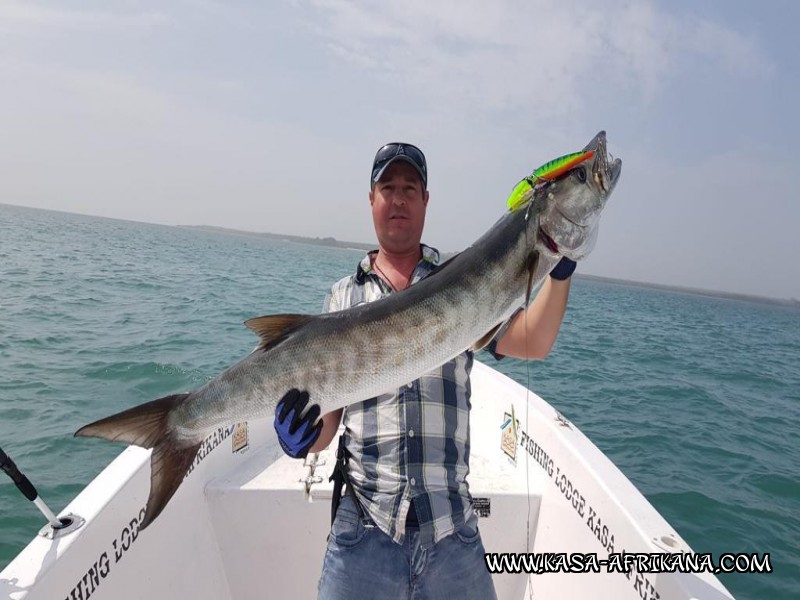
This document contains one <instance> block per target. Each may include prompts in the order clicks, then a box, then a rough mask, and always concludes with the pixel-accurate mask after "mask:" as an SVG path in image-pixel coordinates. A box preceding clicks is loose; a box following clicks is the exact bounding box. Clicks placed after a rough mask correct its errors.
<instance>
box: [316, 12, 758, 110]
mask: <svg viewBox="0 0 800 600" xmlns="http://www.w3.org/2000/svg"><path fill="white" fill-rule="evenodd" d="M311 4H312V6H313V7H314V8H315V9H316V19H317V20H316V22H315V23H313V25H312V28H313V30H314V31H315V32H316V34H317V35H319V36H321V37H322V38H323V39H325V40H326V41H327V43H328V44H329V45H330V48H331V49H332V50H334V51H335V52H336V54H337V55H338V56H339V57H340V58H341V59H342V60H345V61H350V62H351V63H352V64H353V65H355V66H356V67H358V68H361V69H365V70H370V71H373V72H374V73H376V74H378V75H379V76H382V77H383V78H384V79H385V80H386V81H388V82H391V83H395V84H400V85H402V86H403V88H404V89H405V90H406V91H407V93H409V94H410V95H413V94H415V93H417V94H430V93H431V92H433V93H434V94H435V95H436V96H437V100H438V101H439V104H440V105H441V104H442V101H446V107H447V108H446V110H447V111H452V110H454V109H457V110H460V112H464V111H469V110H470V108H471V107H472V108H477V109H478V110H486V109H489V110H493V111H508V110H516V109H519V108H525V107H532V111H531V112H533V113H534V114H535V118H536V119H537V120H539V121H546V120H550V119H553V118H555V117H563V116H564V115H567V114H570V113H574V112H575V111H576V109H579V108H582V107H585V106H586V104H587V102H588V101H589V99H591V98H592V97H593V92H595V91H600V92H602V90H603V89H604V88H610V87H613V88H620V87H621V88H623V89H622V92H625V91H633V92H635V93H637V94H639V95H640V96H641V97H642V98H643V99H645V100H647V99H651V98H653V97H655V95H656V94H657V93H658V91H659V90H660V89H662V87H663V86H664V85H665V83H664V81H665V80H666V79H668V78H669V77H670V76H671V75H673V74H674V73H675V72H676V71H677V70H678V69H680V68H688V67H690V66H691V64H692V61H693V60H695V59H696V58H697V57H698V56H701V57H703V58H705V59H706V60H709V61H712V62H713V63H719V64H722V65H724V66H725V67H726V68H728V69H731V70H743V71H746V72H753V71H765V70H769V62H768V60H767V59H766V57H765V56H764V55H763V53H761V51H760V50H759V48H758V47H757V45H756V44H755V43H754V42H753V40H750V39H748V38H747V37H745V36H744V35H742V34H740V33H738V32H736V31H734V30H732V29H729V28H726V27H725V26H723V25H722V24H720V23H712V22H710V21H704V20H700V19H697V18H695V17H692V16H689V15H676V14H673V13H670V12H667V11H666V10H664V9H662V8H660V7H659V6H658V5H656V4H655V3H651V2H639V3H628V2H611V3H602V4H599V3H586V2H579V1H577V0H573V1H567V2H563V1H556V0H540V1H538V2H523V1H516V0H508V1H499V2H483V1H480V0H465V1H459V2H455V1H446V2H428V1H427V0H409V1H407V2H403V3H382V2H359V1H356V0H312V2H311ZM615 93H619V92H615Z"/></svg>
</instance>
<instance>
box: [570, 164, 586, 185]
mask: <svg viewBox="0 0 800 600" xmlns="http://www.w3.org/2000/svg"><path fill="white" fill-rule="evenodd" d="M572 174H573V175H574V176H575V177H576V178H577V179H578V181H580V182H581V183H586V169H584V168H583V167H577V168H575V169H572Z"/></svg>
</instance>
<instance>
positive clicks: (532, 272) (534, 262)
mask: <svg viewBox="0 0 800 600" xmlns="http://www.w3.org/2000/svg"><path fill="white" fill-rule="evenodd" d="M537 266H539V253H538V252H535V253H534V254H533V256H532V257H531V260H530V262H529V263H528V289H527V291H526V292H525V306H528V305H529V304H530V303H531V294H532V293H533V278H534V277H535V276H536V267H537Z"/></svg>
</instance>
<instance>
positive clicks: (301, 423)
mask: <svg viewBox="0 0 800 600" xmlns="http://www.w3.org/2000/svg"><path fill="white" fill-rule="evenodd" d="M427 184H428V171H427V163H426V161H425V156H424V155H423V153H422V151H420V150H419V149H418V148H417V147H415V146H413V145H411V144H405V143H392V144H387V145H385V146H383V147H382V148H380V149H379V150H378V152H377V154H376V155H375V159H374V161H373V165H372V175H371V177H370V193H369V202H370V206H371V208H372V218H373V223H374V226H375V233H376V234H377V238H378V246H379V249H378V250H377V251H373V252H371V253H369V254H368V255H367V256H366V257H365V258H364V259H363V260H362V261H361V263H360V264H359V265H358V269H357V271H356V273H355V274H354V275H351V276H349V277H345V278H344V279H342V280H340V281H339V282H337V283H336V284H334V286H333V287H332V288H331V293H330V295H329V296H328V298H327V299H326V302H325V310H326V311H337V310H343V309H345V308H349V307H351V306H354V305H357V304H361V303H364V302H372V301H374V300H377V299H379V298H382V297H384V296H387V295H389V294H392V293H395V292H398V291H401V290H403V289H405V288H407V287H408V286H410V285H412V284H414V283H416V282H417V281H419V280H420V279H422V278H423V277H425V276H426V275H428V274H429V273H430V272H432V271H433V270H434V269H435V267H436V265H437V264H438V262H439V253H438V251H436V250H435V249H434V248H431V247H429V246H426V245H424V244H421V239H422V230H423V227H424V224H425V212H426V209H427V206H428V199H429V194H428V189H427ZM574 270H575V263H574V262H573V261H571V260H569V259H566V258H564V259H562V261H561V262H560V263H559V264H558V265H557V266H556V268H555V269H553V271H552V273H551V274H550V275H551V276H550V277H549V278H548V280H547V281H546V282H545V283H544V285H543V286H542V288H541V289H540V291H539V293H538V294H537V296H536V298H535V299H534V301H533V302H532V303H531V305H530V306H529V308H528V309H527V310H524V311H523V310H520V311H518V312H517V313H516V314H515V315H514V316H513V317H512V318H511V319H510V320H509V321H508V322H507V323H506V324H505V325H504V327H503V328H501V330H500V331H499V332H498V334H497V335H496V336H495V339H494V340H493V341H492V342H491V344H490V345H489V350H490V351H491V352H492V354H494V355H495V357H496V358H498V359H499V358H502V357H503V356H514V357H518V358H525V359H534V358H544V357H545V356H546V355H547V353H548V352H549V351H550V348H551V347H552V345H553V343H554V342H555V339H556V336H557V334H558V330H559V327H560V325H561V320H562V318H563V316H564V311H565V310H566V306H567V297H568V295H569V286H570V279H569V278H570V276H571V275H572V272H573V271H574ZM472 361H473V353H472V351H469V350H468V351H465V352H464V353H462V354H461V355H459V356H457V357H456V358H455V359H453V360H452V361H450V362H448V363H446V364H444V365H442V366H441V367H440V368H438V369H435V370H434V371H432V372H430V373H427V374H425V375H423V376H422V377H420V378H419V379H418V380H416V381H414V382H412V383H409V384H408V385H407V386H404V387H403V388H401V389H398V390H395V391H394V392H392V393H388V394H384V395H382V396H380V397H378V398H372V399H369V400H366V401H364V402H362V403H358V404H353V405H350V406H348V407H347V408H346V409H340V410H337V411H334V412H332V413H329V414H327V415H324V416H323V417H322V419H321V422H320V423H317V424H316V425H314V422H315V421H316V420H317V418H318V416H319V408H318V406H316V405H314V406H313V407H312V408H311V409H310V410H309V411H308V413H307V414H306V415H305V416H304V417H302V418H300V417H299V415H301V414H302V413H303V410H304V408H305V407H306V405H307V403H308V402H309V398H308V394H306V393H301V392H298V391H297V390H293V391H291V392H289V393H288V394H287V396H286V397H285V398H284V399H283V400H282V401H281V403H279V405H278V408H277V410H276V415H275V428H276V431H277V432H278V437H279V440H280V442H281V445H282V446H283V448H284V450H285V451H286V452H287V454H289V455H290V456H294V457H303V456H305V455H306V454H307V453H308V452H318V451H320V450H322V449H324V448H326V447H327V446H328V445H329V444H330V442H331V441H332V440H333V438H334V436H335V435H336V431H337V429H338V427H339V424H340V423H341V422H342V417H343V416H344V426H345V433H344V436H343V437H344V440H343V443H344V448H345V454H346V456H347V457H348V458H349V460H347V461H346V465H345V467H346V468H345V469H344V470H345V473H346V475H347V482H346V483H347V493H346V494H345V496H344V498H342V499H341V503H340V504H339V506H338V509H337V511H336V518H335V520H334V523H333V525H332V528H331V535H330V536H329V540H328V549H327V553H326V556H325V561H324V564H323V569H322V576H321V578H320V582H319V598H321V599H324V600H328V599H334V598H336V599H349V598H366V597H375V596H380V597H382V598H411V597H413V598H444V597H447V596H448V595H452V596H453V597H456V596H457V597H459V598H475V599H480V600H486V599H487V598H494V597H495V592H494V587H493V585H492V580H491V576H490V574H489V572H488V570H487V569H486V566H485V563H484V558H483V555H484V548H483V544H482V542H481V539H480V534H479V532H478V524H477V517H476V516H475V514H474V512H473V511H472V507H471V502H472V499H471V497H470V494H469V489H468V485H467V482H466V474H467V471H468V469H469V465H468V461H469V427H468V419H469V410H470V400H469V395H470V387H469V376H470V370H471V368H472ZM311 402H313V398H312V399H311ZM336 500H338V499H337V498H334V501H336Z"/></svg>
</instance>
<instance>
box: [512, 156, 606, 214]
mask: <svg viewBox="0 0 800 600" xmlns="http://www.w3.org/2000/svg"><path fill="white" fill-rule="evenodd" d="M593 156H594V152H593V151H592V150H585V151H581V152H573V153H572V154H567V155H565V156H559V157H558V158H554V159H553V160H551V161H550V162H548V163H545V164H543V165H542V166H541V167H539V168H538V169H536V170H535V171H534V172H533V173H531V174H530V175H528V176H527V177H526V178H525V179H523V180H522V181H520V182H519V183H518V184H517V185H516V187H515V188H514V191H512V192H511V195H510V196H509V197H508V200H507V201H506V206H508V210H510V211H512V212H513V211H515V210H517V209H518V208H519V207H520V206H522V204H524V203H525V201H526V200H527V199H528V192H529V191H530V190H532V189H533V188H535V187H536V186H537V185H539V184H540V183H543V182H546V181H553V180H554V179H558V178H559V177H561V176H562V175H563V174H564V173H566V172H567V171H569V170H570V169H574V168H575V167H576V166H578V165H579V164H581V163H582V162H584V161H586V160H589V159H590V158H592V157H593Z"/></svg>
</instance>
